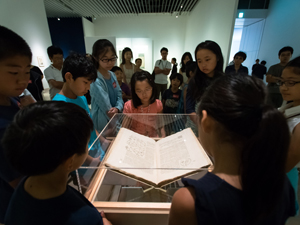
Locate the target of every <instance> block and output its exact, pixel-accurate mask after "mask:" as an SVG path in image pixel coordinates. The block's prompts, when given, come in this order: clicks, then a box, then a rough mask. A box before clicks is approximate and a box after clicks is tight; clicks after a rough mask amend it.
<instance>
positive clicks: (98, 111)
mask: <svg viewBox="0 0 300 225" xmlns="http://www.w3.org/2000/svg"><path fill="white" fill-rule="evenodd" d="M92 56H93V61H94V64H95V66H96V68H97V70H98V71H97V79H96V81H95V82H94V83H92V84H91V90H90V94H91V98H92V102H91V105H92V118H93V121H94V125H95V128H96V130H97V131H98V132H101V131H102V130H103V128H104V127H105V126H106V124H107V123H108V121H109V120H110V119H111V118H112V117H113V116H114V115H115V114H116V113H119V112H122V110H123V105H124V102H123V100H122V90H121V88H120V86H119V83H118V81H117V78H116V76H115V74H114V73H113V72H111V71H110V70H111V69H112V68H113V66H114V65H115V62H116V61H117V58H118V57H117V53H116V50H115V48H114V46H113V44H112V43H111V42H110V41H109V40H106V39H100V40H98V41H96V42H95V43H94V45H93V53H92Z"/></svg>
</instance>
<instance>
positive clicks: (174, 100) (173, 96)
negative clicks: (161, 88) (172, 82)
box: [162, 89, 182, 113]
mask: <svg viewBox="0 0 300 225" xmlns="http://www.w3.org/2000/svg"><path fill="white" fill-rule="evenodd" d="M181 92H182V91H181V90H180V89H178V91H177V92H176V93H173V92H172V90H171V89H167V90H165V92H164V94H163V96H162V99H163V100H165V105H164V111H163V112H164V113H177V111H178V106H179V100H180V96H181Z"/></svg>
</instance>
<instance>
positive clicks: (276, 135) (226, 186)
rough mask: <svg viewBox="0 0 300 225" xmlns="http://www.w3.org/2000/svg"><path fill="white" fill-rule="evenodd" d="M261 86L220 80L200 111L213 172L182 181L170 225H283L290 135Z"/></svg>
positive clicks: (291, 201) (289, 203) (241, 79)
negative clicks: (195, 178) (266, 102)
mask: <svg viewBox="0 0 300 225" xmlns="http://www.w3.org/2000/svg"><path fill="white" fill-rule="evenodd" d="M265 100H266V93H265V87H264V84H263V82H262V81H261V80H259V79H256V78H253V77H250V76H234V75H228V76H222V77H220V78H219V79H217V80H216V81H215V82H214V84H213V85H212V86H211V87H209V88H208V90H207V91H206V93H204V95H203V97H202V98H201V103H200V106H199V109H198V112H197V113H198V115H199V140H200V142H201V144H202V146H203V148H204V149H205V150H206V151H207V152H208V154H210V155H211V156H212V157H213V159H214V169H213V171H212V172H208V173H206V174H205V175H204V176H203V177H202V178H200V179H199V180H191V179H187V178H183V179H182V182H183V183H184V184H185V186H186V187H185V188H182V189H179V190H178V191H177V192H176V193H175V194H174V196H173V200H172V206H171V211H170V217H169V224H172V225H176V224H190V225H191V224H215V225H218V224H232V225H237V224H272V225H276V224H285V221H286V220H287V218H288V217H289V216H293V215H294V214H295V195H294V191H293V188H292V186H291V184H290V182H289V180H288V178H287V177H286V175H285V162H286V157H287V152H288V147H289V131H288V127H287V124H286V120H285V118H284V117H283V115H282V114H281V113H280V112H279V111H278V110H276V109H275V108H273V107H272V106H269V105H266V104H265Z"/></svg>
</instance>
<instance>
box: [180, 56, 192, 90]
mask: <svg viewBox="0 0 300 225" xmlns="http://www.w3.org/2000/svg"><path fill="white" fill-rule="evenodd" d="M188 61H193V57H192V55H191V53H190V52H185V53H184V54H183V55H182V57H181V63H180V65H181V68H180V69H179V73H180V74H181V75H182V76H183V83H184V84H185V83H186V82H187V80H188V78H187V76H186V71H185V69H186V63H187V62H188Z"/></svg>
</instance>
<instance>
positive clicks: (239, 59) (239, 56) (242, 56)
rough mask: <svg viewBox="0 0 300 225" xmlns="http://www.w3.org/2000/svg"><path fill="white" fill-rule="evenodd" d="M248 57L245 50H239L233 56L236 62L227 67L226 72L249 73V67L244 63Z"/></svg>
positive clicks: (235, 73)
mask: <svg viewBox="0 0 300 225" xmlns="http://www.w3.org/2000/svg"><path fill="white" fill-rule="evenodd" d="M246 58H247V55H246V53H245V52H237V53H236V54H235V55H234V57H233V61H234V64H233V65H231V66H227V67H226V69H225V74H232V75H248V74H249V72H248V68H247V67H245V66H243V65H242V63H243V62H244V61H245V60H246Z"/></svg>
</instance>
